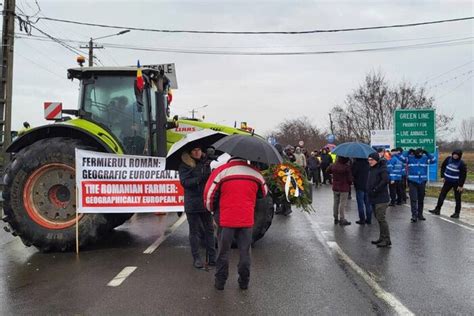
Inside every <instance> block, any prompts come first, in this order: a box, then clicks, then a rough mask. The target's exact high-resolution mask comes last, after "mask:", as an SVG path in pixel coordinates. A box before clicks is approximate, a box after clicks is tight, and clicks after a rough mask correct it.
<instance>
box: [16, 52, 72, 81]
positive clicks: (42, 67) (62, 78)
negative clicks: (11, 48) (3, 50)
mask: <svg viewBox="0 0 474 316" xmlns="http://www.w3.org/2000/svg"><path fill="white" fill-rule="evenodd" d="M16 54H18V56H20V57H21V58H24V59H26V60H28V61H29V62H30V63H32V64H34V65H35V66H37V67H39V68H41V69H43V70H45V71H47V72H49V73H50V74H53V75H55V76H56V77H59V78H61V81H63V82H64V79H65V78H66V76H61V75H59V74H57V73H55V72H54V71H51V70H49V69H48V68H46V67H44V66H42V65H40V64H38V63H37V62H35V61H34V60H32V59H30V58H28V57H26V56H24V55H22V54H20V53H18V52H16Z"/></svg>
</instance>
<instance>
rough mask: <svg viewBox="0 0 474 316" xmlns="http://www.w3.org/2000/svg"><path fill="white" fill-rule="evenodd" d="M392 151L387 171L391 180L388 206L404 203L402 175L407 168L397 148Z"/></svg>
mask: <svg viewBox="0 0 474 316" xmlns="http://www.w3.org/2000/svg"><path fill="white" fill-rule="evenodd" d="M391 153H392V158H390V160H389V161H387V171H388V176H389V180H390V184H389V189H390V204H388V206H395V203H397V205H401V204H402V193H403V192H402V189H403V188H402V176H403V173H404V172H405V170H404V168H403V162H402V159H401V158H400V153H399V152H398V151H397V149H395V148H394V149H392V150H391Z"/></svg>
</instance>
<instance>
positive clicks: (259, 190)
mask: <svg viewBox="0 0 474 316" xmlns="http://www.w3.org/2000/svg"><path fill="white" fill-rule="evenodd" d="M266 194H267V187H266V185H265V179H264V178H263V176H262V175H261V174H260V171H259V170H258V169H257V168H256V167H255V165H250V164H248V162H247V160H244V159H241V158H238V157H233V158H231V159H230V160H229V162H227V163H226V164H224V165H222V166H220V167H218V168H217V169H215V170H214V171H213V172H212V174H211V176H210V177H209V180H208V182H207V184H206V188H205V191H204V197H205V203H206V208H207V209H208V210H209V211H210V212H214V218H215V219H216V223H217V224H218V225H219V228H220V232H219V234H218V245H219V252H218V255H217V261H216V274H215V284H214V286H215V288H216V289H217V290H223V289H224V286H225V283H226V281H227V278H228V277H229V254H230V249H231V245H232V242H233V240H234V238H236V240H237V246H238V248H239V253H240V261H239V265H238V272H239V280H238V282H239V287H240V288H241V289H242V290H246V289H247V288H248V284H249V281H250V245H251V243H252V227H253V225H254V211H255V204H256V202H257V198H262V197H264V196H265V195H266ZM217 205H218V206H217Z"/></svg>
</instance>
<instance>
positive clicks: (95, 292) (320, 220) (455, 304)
mask: <svg viewBox="0 0 474 316" xmlns="http://www.w3.org/2000/svg"><path fill="white" fill-rule="evenodd" d="M314 205H315V207H316V209H317V212H316V213H315V214H311V215H309V216H308V215H306V214H303V213H301V212H299V211H294V212H293V214H291V215H290V216H289V217H283V216H276V217H275V220H274V222H273V224H272V227H271V228H270V230H269V231H268V232H267V235H266V236H265V237H264V238H263V239H262V240H260V241H259V242H258V243H257V244H256V246H255V248H253V249H252V260H253V261H252V275H251V283H250V287H249V289H248V290H247V291H241V290H239V288H238V284H237V274H236V264H237V260H238V258H237V256H236V253H234V254H233V257H232V263H231V276H230V278H229V280H228V283H227V285H226V289H225V290H224V291H222V292H219V291H216V290H215V289H214V288H213V272H212V271H210V272H206V271H203V270H197V269H195V268H193V267H192V265H191V263H192V260H191V255H190V249H189V246H188V240H187V233H188V229H187V223H186V222H185V221H184V223H183V224H181V225H180V226H178V224H179V223H175V222H176V220H177V217H176V215H174V214H170V215H169V216H166V217H157V216H155V215H146V216H140V217H139V218H137V219H135V220H133V221H132V222H130V223H127V224H126V225H124V226H122V227H121V228H120V229H117V230H116V232H115V233H114V234H113V235H111V236H110V238H108V239H107V240H103V241H102V242H101V243H100V244H98V245H95V246H93V247H90V248H88V249H86V250H83V251H81V253H80V254H79V256H76V254H74V253H46V254H43V253H38V252H37V251H36V250H35V249H34V248H26V247H24V246H23V244H22V243H21V242H20V241H19V240H18V239H17V238H13V237H11V236H9V235H8V234H6V233H4V232H1V233H0V315H32V314H34V315H156V314H160V315H187V314H195V315H222V314H229V315H237V314H248V315H256V314H258V315H270V314H271V315H296V314H303V315H314V314H325V315H372V314H378V315H387V314H388V315H391V314H410V313H414V314H443V315H447V314H452V315H469V314H471V315H472V313H473V311H474V304H473V302H472V301H473V300H472V298H473V297H474V287H473V286H472V285H473V284H474V265H473V258H474V246H473V242H472V241H473V233H474V227H473V226H470V225H468V224H464V223H462V221H448V220H450V219H449V218H446V217H442V218H440V217H435V216H427V221H425V222H419V223H416V224H411V223H410V221H409V219H410V214H409V209H408V208H407V207H398V208H395V209H390V210H389V212H388V220H389V224H390V228H391V234H392V242H393V244H394V245H393V247H392V248H391V249H378V248H376V247H374V246H373V245H371V244H370V240H372V239H376V237H377V236H378V226H377V224H372V225H371V226H364V227H359V226H358V225H355V224H354V223H353V225H350V226H348V227H340V226H334V224H333V221H332V193H331V191H330V189H329V188H328V187H324V188H323V189H319V190H318V191H316V192H315V194H314ZM356 213H357V212H356V208H355V201H354V200H352V203H351V211H349V212H348V216H347V217H348V218H349V220H353V221H355V220H356ZM173 224H174V225H173ZM171 231H172V232H171ZM165 234H166V239H164V240H163V236H165ZM157 240H158V242H156V241H157ZM160 242H161V244H160ZM158 244H159V246H158V247H157V248H156V249H155V250H154V251H153V249H154V248H155V247H156V246H157V245H158ZM151 245H154V246H153V247H151V248H150V246H151ZM144 252H148V253H144ZM126 267H128V268H126ZM124 268H126V269H125V270H124ZM123 270H124V271H125V272H128V273H127V274H126V275H123V278H120V279H117V278H116V277H117V275H118V274H119V273H120V272H121V271H123ZM112 280H114V281H113V282H112V283H111V281H112ZM120 282H121V283H120ZM113 283H115V285H117V286H109V285H114V284H113ZM118 283H120V284H118ZM108 284H109V285H108Z"/></svg>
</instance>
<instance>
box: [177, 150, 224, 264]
mask: <svg viewBox="0 0 474 316" xmlns="http://www.w3.org/2000/svg"><path fill="white" fill-rule="evenodd" d="M181 160H182V163H181V164H180V166H179V180H180V182H181V185H182V186H183V188H184V211H185V212H186V217H187V219H188V224H189V243H190V245H191V254H192V256H193V259H194V261H193V265H194V267H195V268H198V269H201V268H203V266H204V265H203V262H202V260H201V256H200V255H199V243H200V237H199V236H200V232H201V229H202V228H201V227H203V228H204V240H205V243H206V249H207V253H208V255H209V258H208V259H209V262H208V264H209V265H210V266H214V265H215V264H216V249H215V239H214V225H213V223H212V216H211V214H209V212H207V211H206V208H205V207H204V200H203V192H204V187H205V185H206V181H207V179H208V177H209V175H210V173H211V170H210V168H209V165H208V164H207V163H205V157H204V155H203V153H202V149H201V147H199V146H196V147H195V148H192V149H191V150H189V151H185V152H183V154H182V155H181Z"/></svg>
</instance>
